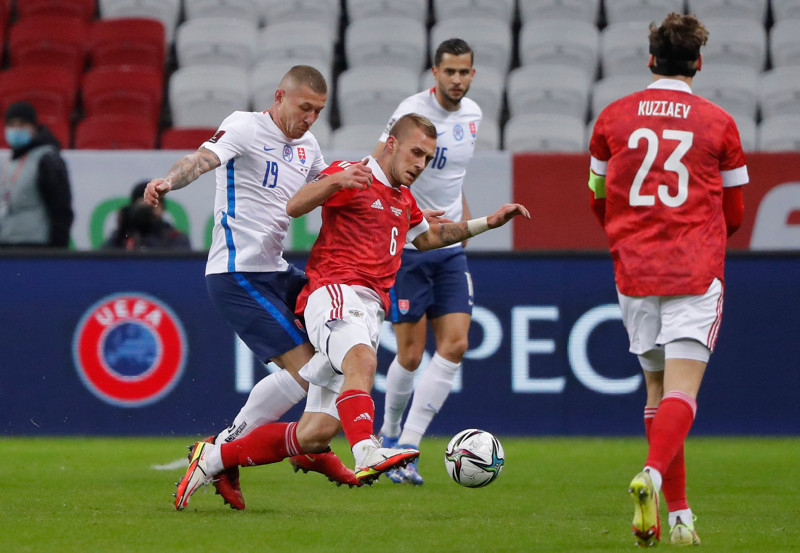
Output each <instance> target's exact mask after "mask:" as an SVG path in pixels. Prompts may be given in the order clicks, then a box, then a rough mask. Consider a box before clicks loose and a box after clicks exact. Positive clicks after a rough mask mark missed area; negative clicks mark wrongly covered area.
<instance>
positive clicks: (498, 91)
mask: <svg viewBox="0 0 800 553" xmlns="http://www.w3.org/2000/svg"><path fill="white" fill-rule="evenodd" d="M419 83H420V85H419V89H420V90H426V89H428V88H431V87H433V86H434V85H435V84H436V83H435V81H434V78H433V73H431V70H430V69H426V70H425V71H423V72H422V76H421V77H420V80H419ZM505 86H506V76H505V73H503V72H501V71H500V70H499V69H497V68H496V67H490V66H477V67H475V78H474V79H473V80H472V84H471V85H470V87H469V92H467V96H468V97H469V98H472V99H473V100H475V102H477V103H478V105H479V106H480V108H481V111H482V112H483V117H484V118H487V117H490V118H492V119H500V115H501V113H502V111H503V93H504V92H505Z"/></svg>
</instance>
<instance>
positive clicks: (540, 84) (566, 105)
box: [508, 65, 591, 119]
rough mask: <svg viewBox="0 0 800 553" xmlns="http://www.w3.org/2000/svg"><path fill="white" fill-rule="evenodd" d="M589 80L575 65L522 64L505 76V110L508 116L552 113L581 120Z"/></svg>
mask: <svg viewBox="0 0 800 553" xmlns="http://www.w3.org/2000/svg"><path fill="white" fill-rule="evenodd" d="M590 89H591V81H590V80H589V78H588V77H587V75H586V73H585V72H584V71H583V70H582V69H580V68H577V67H570V66H567V65H525V66H522V67H518V68H517V69H515V70H513V71H512V72H511V73H510V74H509V76H508V111H509V115H510V116H511V117H516V116H517V115H523V114H526V113H554V114H561V115H570V116H572V117H579V118H581V119H585V117H586V113H587V111H588V109H589V90H590Z"/></svg>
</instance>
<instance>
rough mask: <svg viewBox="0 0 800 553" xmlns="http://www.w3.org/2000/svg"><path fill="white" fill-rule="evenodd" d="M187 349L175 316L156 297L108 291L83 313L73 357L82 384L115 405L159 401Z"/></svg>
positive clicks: (177, 377) (180, 368)
mask: <svg viewBox="0 0 800 553" xmlns="http://www.w3.org/2000/svg"><path fill="white" fill-rule="evenodd" d="M187 351H188V348H187V343H186V335H185V333H184V331H183V327H182V325H181V322H180V320H179V319H178V317H176V316H175V314H174V313H173V312H172V310H171V309H170V308H169V307H168V306H167V305H166V304H164V303H162V302H161V301H160V300H158V299H156V298H154V297H151V296H148V295H146V294H142V293H139V292H126V293H121V294H113V295H111V296H106V297H105V298H103V299H101V300H100V301H98V302H97V303H95V304H94V305H93V306H91V307H90V308H89V309H87V310H86V312H85V313H84V314H83V317H82V318H81V321H80V322H79V323H78V326H77V328H76V330H75V336H74V338H73V343H72V356H73V360H74V361H75V368H76V369H77V371H78V376H80V378H81V380H82V381H83V383H84V385H85V386H86V387H87V388H88V389H89V391H91V392H92V393H93V394H94V395H95V396H97V397H98V398H99V399H101V400H103V401H104V402H106V403H110V404H111V405H116V406H119V407H142V406H145V405H149V404H151V403H154V402H156V401H158V400H160V399H161V398H162V397H164V396H165V395H167V394H168V393H169V392H170V391H171V390H172V389H173V388H174V387H175V385H176V384H177V383H178V381H179V380H180V377H181V374H182V373H183V367H184V365H185V363H186V354H187Z"/></svg>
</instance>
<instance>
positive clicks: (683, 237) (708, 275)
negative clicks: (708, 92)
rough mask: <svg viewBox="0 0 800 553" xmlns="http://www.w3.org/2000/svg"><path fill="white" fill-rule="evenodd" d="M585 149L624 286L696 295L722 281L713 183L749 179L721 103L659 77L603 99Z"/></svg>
mask: <svg viewBox="0 0 800 553" xmlns="http://www.w3.org/2000/svg"><path fill="white" fill-rule="evenodd" d="M589 150H590V151H591V154H592V170H593V171H594V172H595V173H596V174H599V175H605V177H606V178H605V182H606V190H605V197H606V205H605V221H604V228H605V231H606V234H607V235H608V241H609V246H610V249H611V255H612V258H613V260H614V273H615V278H616V282H617V287H618V288H619V290H620V291H621V292H622V293H623V294H625V295H629V296H650V295H655V296H674V295H683V294H693V295H694V294H703V293H705V292H706V290H707V289H708V287H709V285H710V284H711V282H712V281H713V279H714V278H715V277H716V278H719V279H720V280H723V272H724V264H725V245H726V242H727V235H726V227H725V218H724V214H723V210H722V189H723V187H724V186H739V185H742V184H745V183H747V181H748V177H747V167H746V165H745V158H744V153H743V152H742V145H741V142H740V140H739V131H738V130H737V128H736V123H735V122H734V120H733V118H732V117H731V116H730V115H729V114H728V113H727V112H725V110H723V109H722V108H720V107H719V106H717V105H715V104H713V103H711V102H709V101H708V100H705V99H703V98H701V97H699V96H695V95H694V94H692V93H691V89H690V88H689V86H688V85H686V83H684V82H682V81H679V80H676V79H660V80H658V81H656V82H654V83H653V84H652V85H650V86H649V87H648V88H647V89H646V90H643V91H641V92H636V93H634V94H631V95H629V96H626V97H624V98H621V99H619V100H617V101H616V102H613V103H612V104H611V105H609V106H608V107H606V108H605V109H604V110H603V111H602V113H600V116H599V117H598V118H597V122H596V123H595V126H594V131H593V133H592V139H591V142H590V145H589Z"/></svg>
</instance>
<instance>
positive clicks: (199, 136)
mask: <svg viewBox="0 0 800 553" xmlns="http://www.w3.org/2000/svg"><path fill="white" fill-rule="evenodd" d="M216 132H217V128H216V127H199V128H183V129H176V128H174V127H173V128H169V129H164V132H162V133H161V149H162V150H196V149H197V148H199V147H200V145H201V144H202V143H203V142H205V141H206V140H208V139H209V138H211V137H212V136H214V133H216Z"/></svg>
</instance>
